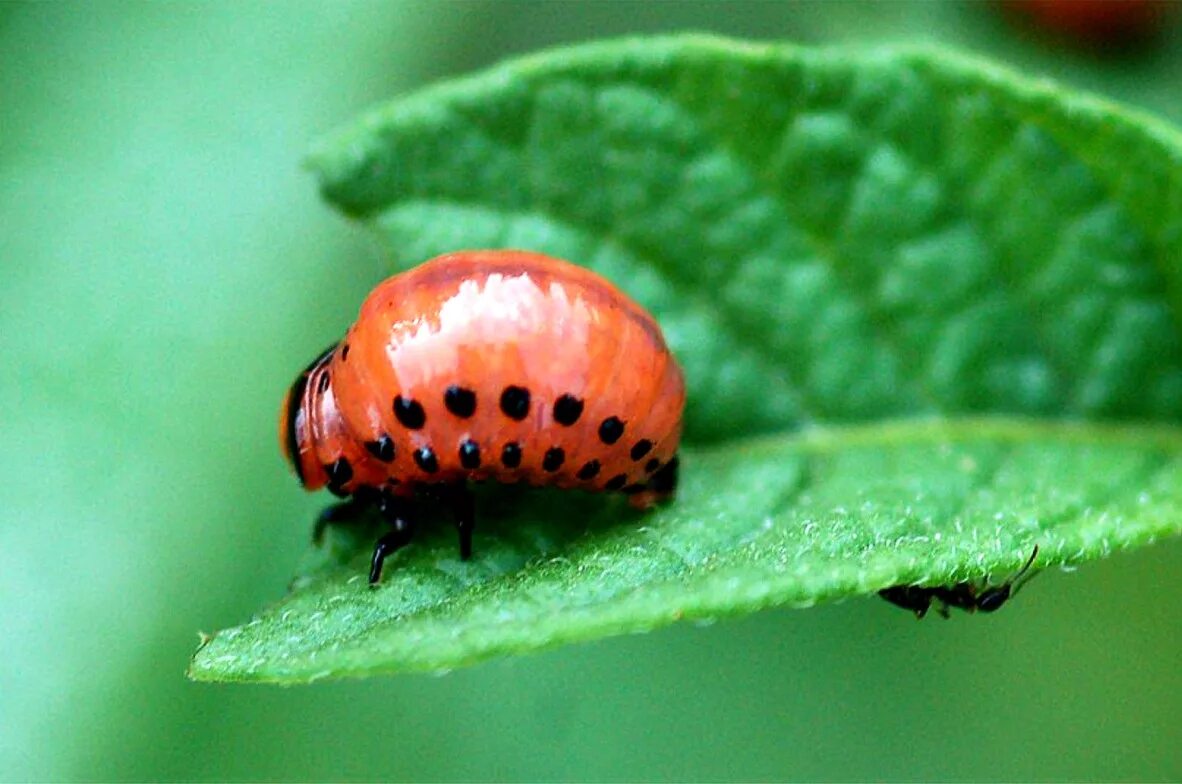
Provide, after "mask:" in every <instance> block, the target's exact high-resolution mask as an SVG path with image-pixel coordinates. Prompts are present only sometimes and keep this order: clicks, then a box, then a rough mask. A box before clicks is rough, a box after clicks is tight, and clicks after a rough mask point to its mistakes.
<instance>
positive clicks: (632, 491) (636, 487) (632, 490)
mask: <svg viewBox="0 0 1182 784" xmlns="http://www.w3.org/2000/svg"><path fill="white" fill-rule="evenodd" d="M644 489H645V486H644V485H642V484H632V485H628V486H627V487H625V488H624V490H623V492H625V493H627V494H628V495H636V494H637V493H639V492H641V491H642V490H644Z"/></svg>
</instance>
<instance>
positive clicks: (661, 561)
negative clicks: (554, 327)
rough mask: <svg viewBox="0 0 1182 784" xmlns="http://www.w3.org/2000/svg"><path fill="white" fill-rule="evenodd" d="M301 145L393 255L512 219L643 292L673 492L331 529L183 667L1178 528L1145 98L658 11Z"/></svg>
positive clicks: (1165, 131)
mask: <svg viewBox="0 0 1182 784" xmlns="http://www.w3.org/2000/svg"><path fill="white" fill-rule="evenodd" d="M312 166H313V168H314V170H315V171H316V172H317V174H318V176H319V178H320V181H321V187H322V189H323V192H324V194H325V196H326V198H327V199H328V200H329V201H330V202H332V203H333V204H334V205H335V206H337V207H339V208H340V209H341V210H343V211H344V212H346V213H347V214H349V215H350V216H352V217H354V218H357V219H359V220H361V221H363V222H364V223H365V224H366V225H367V226H369V227H370V228H372V229H373V230H374V231H375V232H376V233H377V235H378V236H379V237H381V238H382V240H383V242H384V243H385V245H386V246H387V248H388V249H389V251H390V254H391V256H392V258H393V260H394V263H395V265H396V266H398V267H400V268H402V267H408V266H412V265H414V264H416V263H418V262H420V261H422V260H423V259H426V258H429V257H431V256H433V255H436V254H439V253H443V252H446V251H450V250H456V249H459V248H472V247H523V248H529V249H533V250H539V251H543V252H548V253H551V254H553V255H556V256H561V257H565V258H568V259H571V260H573V261H576V262H578V263H582V264H585V265H587V266H589V267H592V268H594V269H596V270H598V271H599V272H601V273H603V274H605V275H607V276H608V277H610V278H611V279H612V280H614V281H615V282H617V283H618V284H619V285H621V286H622V287H623V288H624V289H625V290H627V291H628V292H629V293H630V294H631V295H633V296H634V297H635V298H636V299H638V300H639V301H640V302H641V303H643V304H644V305H646V306H647V307H649V308H650V309H651V310H652V311H653V312H654V314H655V315H656V316H657V318H658V319H659V320H660V322H661V323H662V325H663V326H664V328H665V330H666V333H667V336H668V338H669V342H670V345H671V347H672V348H673V350H674V352H675V353H676V354H677V356H678V358H679V359H680V360H681V361H682V363H683V365H684V367H685V369H686V375H687V379H688V384H689V391H690V400H689V404H688V407H687V412H686V417H687V418H686V442H687V454H686V459H685V463H684V471H683V487H682V489H681V491H680V492H679V495H678V498H677V500H676V502H675V503H673V504H672V505H670V506H668V507H666V508H664V509H661V510H658V511H656V512H653V513H651V514H648V515H637V514H633V513H630V512H629V511H627V510H626V509H625V508H624V507H623V506H621V505H620V504H618V503H615V502H614V501H613V500H612V499H602V498H597V497H593V496H584V495H580V494H566V495H563V494H560V493H545V492H540V493H534V494H529V495H526V496H524V497H517V495H519V494H517V495H514V494H510V495H511V496H512V498H511V499H510V500H506V499H505V498H504V497H502V496H499V495H497V494H493V495H492V496H491V497H489V498H485V499H481V500H482V507H481V510H480V511H481V518H480V528H479V535H478V538H477V542H476V544H477V549H478V557H477V558H476V559H475V560H474V561H472V562H469V563H461V562H459V561H458V560H456V556H455V552H454V542H452V541H451V536H450V535H449V534H448V533H447V530H446V529H447V526H446V525H445V524H443V523H442V522H441V523H440V524H439V525H438V526H436V527H435V530H434V532H433V533H430V534H429V535H428V536H427V537H426V538H424V539H422V540H418V541H416V543H415V545H414V546H413V547H412V548H409V549H408V550H406V551H404V552H403V553H400V554H399V555H398V558H397V560H396V561H394V562H391V568H389V569H388V570H387V574H388V577H387V579H386V582H385V584H384V585H383V586H382V587H381V588H379V589H377V590H369V589H368V588H367V587H366V586H365V585H364V580H363V577H362V572H363V566H364V559H365V555H366V550H367V549H368V545H369V543H370V542H371V541H372V538H371V534H372V532H370V531H360V532H354V533H353V534H349V533H348V532H338V535H337V538H336V539H335V540H334V541H335V544H334V549H333V551H332V552H328V553H319V554H314V557H313V559H312V562H311V563H310V564H309V566H308V569H307V570H305V573H304V576H303V577H301V578H298V579H297V582H296V587H295V590H294V591H293V593H292V594H291V595H290V596H289V597H288V598H287V599H285V600H284V601H283V602H281V603H280V604H278V605H277V606H275V607H273V608H271V609H270V610H268V611H266V612H265V613H264V614H263V615H262V616H261V617H260V618H259V619H258V620H256V621H255V622H252V623H251V624H249V625H247V626H244V627H240V628H237V629H231V630H227V631H224V632H222V633H220V634H218V635H217V636H216V637H214V638H213V639H212V640H211V641H209V643H208V644H207V645H205V646H204V647H203V648H202V649H201V650H200V651H198V654H197V656H196V658H195V659H194V663H193V666H192V669H191V675H192V676H193V677H195V678H200V679H226V680H233V679H256V680H276V681H284V682H296V681H303V680H310V679H313V678H316V677H321V676H340V675H360V674H371V673H376V672H394V671H406V670H430V669H441V668H448V667H453V666H457V665H461V664H466V663H470V662H473V661H477V660H480V659H482V658H486V657H488V656H492V655H496V654H499V653H506V652H516V651H526V650H533V649H536V648H540V647H543V646H546V645H552V644H556V643H558V642H563V641H571V640H581V639H589V638H593V637H598V636H603V635H607V634H617V633H622V632H629V631H637V630H643V629H648V628H652V627H654V626H659V625H661V624H665V623H668V622H671V621H673V620H676V619H679V618H683V617H684V618H691V617H692V618H707V617H714V616H720V615H726V614H733V613H737V612H746V611H750V610H752V609H756V608H759V607H764V606H769V605H773V604H785V603H787V604H793V605H807V604H811V603H814V602H816V601H821V600H825V599H832V598H837V597H842V596H850V595H858V594H869V593H873V592H874V591H876V590H878V589H880V588H883V587H887V586H890V585H893V584H900V583H914V582H920V583H923V584H926V585H942V584H952V583H956V582H959V581H969V580H980V579H984V578H986V577H987V576H989V575H992V576H993V577H994V579H1003V578H1004V576H1005V575H1007V574H1008V573H1009V572H1011V571H1012V570H1013V569H1015V568H1017V567H1018V566H1019V565H1020V564H1021V563H1022V562H1023V561H1024V560H1025V558H1026V557H1027V556H1028V555H1029V553H1030V551H1031V549H1032V548H1033V546H1034V544H1036V543H1037V544H1038V545H1039V547H1040V555H1039V559H1038V567H1045V566H1047V565H1051V564H1068V563H1079V562H1083V561H1086V560H1089V559H1092V558H1096V557H1100V556H1103V555H1105V554H1107V553H1108V552H1110V551H1112V550H1113V549H1114V548H1119V547H1128V546H1132V545H1135V544H1143V543H1145V542H1148V541H1151V540H1152V539H1153V538H1155V537H1157V536H1160V535H1165V534H1177V533H1179V530H1180V526H1182V522H1180V521H1182V516H1180V515H1179V511H1180V510H1179V501H1180V494H1182V481H1180V479H1182V476H1180V474H1179V470H1180V463H1179V455H1180V450H1182V432H1180V431H1179V429H1178V427H1177V425H1178V423H1179V421H1180V420H1182V330H1180V324H1179V315H1180V314H1182V265H1180V264H1179V263H1178V259H1179V258H1182V138H1180V136H1179V134H1178V133H1177V132H1176V131H1174V130H1173V129H1171V128H1168V127H1166V126H1164V125H1162V124H1161V123H1159V122H1156V121H1154V120H1153V119H1151V118H1147V117H1143V116H1139V115H1136V114H1135V113H1132V112H1129V111H1126V110H1122V109H1120V108H1118V107H1113V106H1109V105H1106V104H1104V103H1103V102H1100V101H1098V100H1095V99H1092V98H1088V97H1083V96H1079V95H1074V94H1071V93H1069V92H1067V91H1064V90H1061V89H1059V88H1057V87H1055V86H1053V85H1050V84H1044V83H1034V82H1030V81H1027V80H1024V79H1022V78H1020V77H1018V76H1016V75H1014V74H1011V73H1008V72H1005V71H1002V70H1000V69H997V68H994V67H992V66H989V65H986V64H983V63H980V62H976V61H971V60H967V59H964V58H961V57H958V56H953V55H950V54H948V53H942V52H937V51H929V50H915V49H888V50H870V51H865V50H850V49H833V50H806V49H798V48H794V47H788V46H753V45H746V44H739V43H735V42H728V41H722V40H717V39H710V38H701V37H677V38H662V39H649V40H643V39H641V40H632V41H622V42H611V43H604V44H595V45H590V46H583V47H578V48H573V49H567V50H559V51H555V52H550V53H546V54H542V55H539V56H536V57H533V58H529V59H525V60H521V61H518V62H513V63H509V64H507V65H504V66H501V67H499V68H497V69H494V70H492V71H490V72H487V73H484V74H481V75H478V76H475V77H472V78H469V79H465V80H462V81H457V82H454V83H450V84H445V85H441V86H439V87H436V88H433V89H430V90H426V91H424V92H421V93H419V94H417V95H413V96H410V97H407V98H404V99H400V100H397V101H395V102H393V103H391V104H389V105H388V106H386V107H383V108H381V109H379V110H377V111H376V112H374V113H372V114H370V115H369V116H367V117H365V118H363V119H362V120H361V121H359V122H358V123H356V124H355V125H354V126H352V127H350V128H349V129H347V130H345V131H344V132H342V133H341V134H339V135H337V136H336V137H335V138H333V139H331V140H329V141H328V142H327V143H325V144H324V145H323V146H322V148H321V149H320V150H319V151H318V152H317V153H316V154H315V155H314V156H313V158H312ZM982 415H992V416H1004V417H1009V418H1006V419H996V420H994V419H981V418H979V417H981V416H982ZM1014 417H1018V418H1014ZM900 418H909V419H906V420H905V421H897V420H899V419H900ZM922 418H928V419H929V420H930V419H931V418H940V419H941V420H942V421H927V422H924V421H920V420H921V419H922ZM886 420H891V421H889V422H887V421H886ZM1120 422H1125V423H1127V424H1119V423H1120ZM793 431H796V432H797V433H799V434H798V435H792V434H791V433H792V432H793ZM768 433H780V434H781V435H778V436H773V437H770V438H769V437H768V436H767V434H768ZM751 439H755V440H751ZM563 521H567V522H563ZM570 521H577V522H570ZM317 558H318V559H319V560H317ZM886 611H888V608H886V606H885V605H884V612H886ZM900 617H901V619H903V618H905V616H903V615H902V614H900Z"/></svg>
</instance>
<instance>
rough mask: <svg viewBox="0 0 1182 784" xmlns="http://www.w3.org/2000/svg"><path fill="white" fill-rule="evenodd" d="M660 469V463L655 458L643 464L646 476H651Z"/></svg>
mask: <svg viewBox="0 0 1182 784" xmlns="http://www.w3.org/2000/svg"><path fill="white" fill-rule="evenodd" d="M660 467H661V461H660V460H658V459H657V458H655V457H653V458H650V459H649V461H648V462H647V463H645V464H644V472H645V473H646V474H651V473H652V472H653V471H656V470H657V469H658V468H660Z"/></svg>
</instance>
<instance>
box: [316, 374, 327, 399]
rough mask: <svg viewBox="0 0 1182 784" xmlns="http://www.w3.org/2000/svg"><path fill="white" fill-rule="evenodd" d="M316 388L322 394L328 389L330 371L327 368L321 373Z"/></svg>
mask: <svg viewBox="0 0 1182 784" xmlns="http://www.w3.org/2000/svg"><path fill="white" fill-rule="evenodd" d="M316 389H317V390H318V391H319V392H320V394H322V395H323V394H324V393H325V392H327V391H328V371H327V370H326V371H324V372H323V373H321V374H320V381H319V382H318V383H317V384H316Z"/></svg>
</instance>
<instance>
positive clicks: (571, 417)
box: [554, 395, 583, 427]
mask: <svg viewBox="0 0 1182 784" xmlns="http://www.w3.org/2000/svg"><path fill="white" fill-rule="evenodd" d="M582 415H583V401H582V400H580V399H579V398H577V397H575V396H574V395H563V396H562V397H560V398H558V400H555V401H554V421H555V422H557V423H558V424H560V425H564V426H566V427H570V426H571V425H573V424H574V423H575V422H578V421H579V417H581V416H582Z"/></svg>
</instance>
